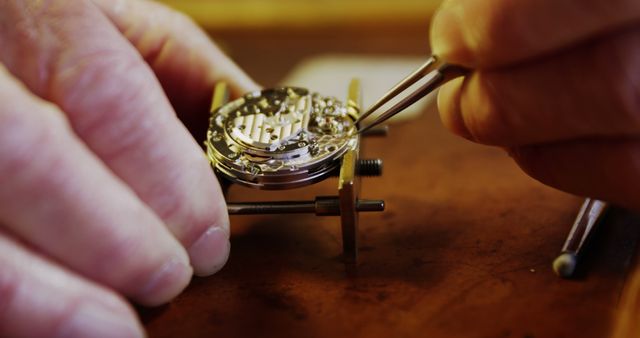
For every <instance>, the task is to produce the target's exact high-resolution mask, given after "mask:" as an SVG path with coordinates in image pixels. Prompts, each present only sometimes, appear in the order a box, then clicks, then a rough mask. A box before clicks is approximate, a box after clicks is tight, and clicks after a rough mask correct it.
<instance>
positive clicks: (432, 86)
mask: <svg viewBox="0 0 640 338" xmlns="http://www.w3.org/2000/svg"><path fill="white" fill-rule="evenodd" d="M467 72H468V70H467V69H466V68H464V67H461V66H456V65H451V64H448V63H446V62H444V61H443V60H442V59H440V58H439V57H437V56H435V55H432V56H430V57H429V59H427V61H426V62H425V63H424V64H422V65H421V66H420V67H418V69H416V70H415V71H414V72H413V73H411V74H409V76H407V77H406V78H404V79H403V80H401V81H400V82H399V83H398V84H396V85H395V86H394V87H393V88H391V89H390V90H389V91H388V92H387V93H386V94H384V95H383V96H382V97H381V98H380V99H379V100H378V101H376V103H374V104H373V106H371V108H369V109H368V110H367V111H366V112H365V113H364V114H362V115H360V117H359V118H358V120H357V121H356V124H358V125H359V128H358V132H359V133H362V132H365V131H367V130H369V129H371V128H373V127H375V126H377V125H379V124H380V123H382V122H384V121H386V120H388V119H390V118H391V117H393V116H394V115H396V114H398V113H400V112H401V111H403V110H405V109H406V108H407V107H409V106H411V105H412V104H414V103H415V102H416V101H418V100H419V99H421V98H423V97H424V96H426V95H427V94H429V93H431V92H433V91H434V90H436V89H437V88H438V87H440V86H441V85H443V84H445V83H447V82H448V81H450V80H452V79H454V78H456V77H459V76H463V75H465V74H466V73H467ZM425 78H426V81H425V83H424V84H422V85H421V86H420V87H418V88H417V89H416V90H415V91H413V92H410V93H408V94H407V95H406V96H405V97H404V98H400V99H399V101H398V102H397V103H396V104H394V105H393V106H391V108H389V109H387V110H385V111H384V112H382V113H381V114H380V115H379V116H378V117H377V118H376V119H375V120H373V121H372V122H371V123H369V124H368V125H363V124H362V122H363V121H364V120H365V119H366V118H367V117H369V115H371V114H373V113H374V112H375V111H377V110H378V109H379V108H381V107H382V106H383V105H384V104H386V103H387V102H389V101H391V100H392V99H394V98H396V97H398V96H399V95H401V94H403V93H404V92H405V91H406V90H407V89H408V88H409V87H411V85H413V84H415V83H417V82H418V81H420V80H421V79H425Z"/></svg>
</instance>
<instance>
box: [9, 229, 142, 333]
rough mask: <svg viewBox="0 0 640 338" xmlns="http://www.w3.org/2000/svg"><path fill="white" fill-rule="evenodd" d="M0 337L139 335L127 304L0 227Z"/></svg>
mask: <svg viewBox="0 0 640 338" xmlns="http://www.w3.org/2000/svg"><path fill="white" fill-rule="evenodd" d="M0 272H1V273H0V299H1V300H2V301H1V302H0V336H2V337H96V338H97V337H114V338H115V337H122V338H124V337H142V336H144V332H143V329H142V327H141V326H140V323H139V322H138V321H137V320H136V316H135V313H134V312H133V310H132V309H131V307H130V306H129V305H128V304H127V303H126V302H125V301H124V300H123V299H122V298H120V297H118V296H117V295H116V294H114V293H113V292H112V291H109V290H107V289H105V288H102V287H99V286H97V285H96V284H94V283H92V282H90V281H87V280H85V279H82V278H80V277H78V276H76V275H74V274H73V273H72V272H70V271H68V270H65V269H64V268H61V267H59V266H56V265H55V264H54V263H52V262H50V261H47V260H45V259H44V258H42V257H40V256H38V255H36V254H34V253H33V252H32V251H31V250H29V249H28V248H26V247H24V246H22V245H20V244H18V243H17V242H15V241H14V240H12V239H10V238H8V237H7V236H6V234H4V233H2V232H0Z"/></svg>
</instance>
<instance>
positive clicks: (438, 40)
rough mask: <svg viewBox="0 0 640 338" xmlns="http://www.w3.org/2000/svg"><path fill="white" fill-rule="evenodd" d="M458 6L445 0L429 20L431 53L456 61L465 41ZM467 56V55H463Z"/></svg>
mask: <svg viewBox="0 0 640 338" xmlns="http://www.w3.org/2000/svg"><path fill="white" fill-rule="evenodd" d="M459 8H460V6H458V5H453V4H452V2H451V1H445V2H444V3H443V5H442V6H440V8H438V10H437V11H436V13H435V14H434V16H433V19H432V21H431V33H430V37H431V50H432V52H433V54H435V55H438V56H441V57H443V58H445V59H447V60H449V61H451V60H450V59H451V58H454V59H455V60H456V61H457V60H458V58H460V57H461V55H460V54H468V53H466V52H465V49H466V47H467V46H466V43H467V42H466V41H465V36H464V32H463V31H462V22H461V18H460V16H461V10H460V9H459ZM465 56H467V55H465Z"/></svg>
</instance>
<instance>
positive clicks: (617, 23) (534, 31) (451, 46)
mask: <svg viewBox="0 0 640 338" xmlns="http://www.w3.org/2000/svg"><path fill="white" fill-rule="evenodd" d="M638 21H640V1H637V0H581V1H575V0H556V1H541V0H518V1H512V0H446V1H444V3H443V4H442V6H441V8H440V9H439V10H438V11H437V12H436V14H435V16H434V18H433V21H432V27H431V45H432V49H433V51H434V53H435V54H437V55H441V56H443V57H444V58H445V59H447V60H449V61H450V62H453V63H458V64H463V65H467V66H473V67H479V68H494V67H497V66H503V65H507V64H513V63H517V62H520V61H522V60H526V59H530V58H533V57H536V56H540V55H543V54H547V53H550V52H552V51H555V50H557V49H561V48H564V47H565V46H570V45H575V44H577V43H579V42H583V41H586V40H588V39H591V38H593V37H595V36H598V35H601V34H603V33H608V32H610V31H613V30H616V29H619V28H620V27H623V26H626V25H629V24H631V23H633V22H638Z"/></svg>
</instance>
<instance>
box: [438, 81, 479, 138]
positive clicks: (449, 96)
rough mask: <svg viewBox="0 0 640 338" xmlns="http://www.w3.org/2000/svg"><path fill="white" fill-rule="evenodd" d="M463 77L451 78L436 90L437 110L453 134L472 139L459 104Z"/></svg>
mask: <svg viewBox="0 0 640 338" xmlns="http://www.w3.org/2000/svg"><path fill="white" fill-rule="evenodd" d="M463 84H464V79H463V78H458V79H453V80H451V81H449V82H448V83H446V84H445V85H443V86H442V87H440V91H439V92H438V110H439V112H440V119H441V120H442V123H443V124H444V125H445V126H446V127H447V128H448V129H449V130H451V131H452V132H453V133H454V134H456V135H458V136H461V137H464V138H466V139H468V140H473V136H472V134H471V132H469V129H468V128H467V125H466V123H465V120H464V117H463V115H462V108H461V104H460V100H461V93H462V85H463Z"/></svg>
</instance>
